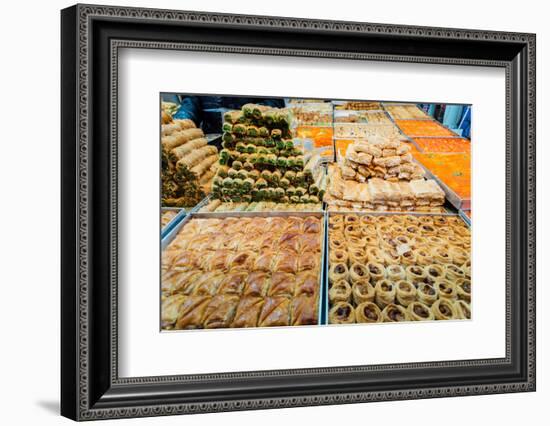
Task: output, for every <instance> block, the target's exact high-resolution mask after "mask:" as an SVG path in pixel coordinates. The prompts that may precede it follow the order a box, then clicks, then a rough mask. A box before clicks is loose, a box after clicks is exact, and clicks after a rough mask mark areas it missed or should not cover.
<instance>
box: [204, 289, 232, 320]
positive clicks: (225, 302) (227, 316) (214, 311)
mask: <svg viewBox="0 0 550 426" xmlns="http://www.w3.org/2000/svg"><path fill="white" fill-rule="evenodd" d="M238 303H239V296H236V295H234V294H218V295H217V296H214V297H213V298H212V299H210V302H209V303H208V306H207V307H206V309H205V310H204V317H203V325H204V328H227V327H229V326H230V325H231V322H232V321H233V317H234V316H235V312H236V310H237V304H238Z"/></svg>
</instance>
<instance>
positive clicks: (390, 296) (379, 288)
mask: <svg viewBox="0 0 550 426" xmlns="http://www.w3.org/2000/svg"><path fill="white" fill-rule="evenodd" d="M374 291H375V292H376V295H375V297H374V300H375V302H376V304H377V305H378V306H379V307H380V309H383V308H385V307H386V305H389V304H390V303H393V302H394V301H395V294H396V288H395V285H394V283H392V282H391V281H389V280H385V279H384V280H380V281H378V282H377V283H376V286H375V287H374Z"/></svg>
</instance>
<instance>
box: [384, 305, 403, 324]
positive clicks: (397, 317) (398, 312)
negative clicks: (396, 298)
mask: <svg viewBox="0 0 550 426" xmlns="http://www.w3.org/2000/svg"><path fill="white" fill-rule="evenodd" d="M382 321H383V322H402V321H410V318H409V313H408V312H407V310H406V309H405V308H404V307H403V306H399V305H396V304H394V303H390V304H389V305H387V306H386V307H385V308H384V309H383V310H382Z"/></svg>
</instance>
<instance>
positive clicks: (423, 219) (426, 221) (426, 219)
mask: <svg viewBox="0 0 550 426" xmlns="http://www.w3.org/2000/svg"><path fill="white" fill-rule="evenodd" d="M418 222H420V224H421V225H431V226H433V225H434V220H433V218H432V217H431V216H419V217H418Z"/></svg>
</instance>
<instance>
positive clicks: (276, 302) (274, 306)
mask: <svg viewBox="0 0 550 426" xmlns="http://www.w3.org/2000/svg"><path fill="white" fill-rule="evenodd" d="M264 300H265V302H264V306H263V307H262V310H261V312H260V317H259V319H258V326H259V327H282V326H286V325H289V324H290V309H289V308H290V299H289V298H288V297H285V296H277V297H266V298H265V299H264Z"/></svg>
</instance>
